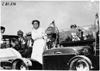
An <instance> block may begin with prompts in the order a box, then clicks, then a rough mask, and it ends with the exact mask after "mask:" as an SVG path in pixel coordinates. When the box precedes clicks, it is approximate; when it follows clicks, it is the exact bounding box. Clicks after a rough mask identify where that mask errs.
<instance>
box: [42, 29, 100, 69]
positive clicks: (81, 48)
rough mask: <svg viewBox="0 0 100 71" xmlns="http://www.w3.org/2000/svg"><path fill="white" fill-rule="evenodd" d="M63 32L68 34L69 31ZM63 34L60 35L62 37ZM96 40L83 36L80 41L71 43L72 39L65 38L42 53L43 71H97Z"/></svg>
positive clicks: (97, 52) (97, 53)
mask: <svg viewBox="0 0 100 71" xmlns="http://www.w3.org/2000/svg"><path fill="white" fill-rule="evenodd" d="M65 32H67V33H70V32H71V31H65ZM65 32H64V34H61V35H62V36H64V35H65ZM89 33H90V31H89ZM67 35H68V34H67ZM67 35H65V36H67ZM75 39H76V38H75ZM60 40H61V39H60ZM62 40H63V39H62ZM97 40H99V39H96V38H94V37H93V35H88V36H85V37H84V39H82V40H78V38H77V39H76V40H75V41H72V37H67V39H65V40H64V41H62V42H59V46H57V47H55V46H54V47H53V48H51V49H47V50H45V51H44V52H43V69H44V70H71V71H72V70H77V71H89V70H99V68H100V65H99V64H100V63H99V57H100V55H99V51H100V49H99V42H97Z"/></svg>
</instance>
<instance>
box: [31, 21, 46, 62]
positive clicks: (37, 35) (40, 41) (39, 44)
mask: <svg viewBox="0 0 100 71" xmlns="http://www.w3.org/2000/svg"><path fill="white" fill-rule="evenodd" d="M32 25H33V29H32V39H33V40H34V44H33V48H32V55H31V58H32V59H35V60H37V61H38V62H39V63H41V64H42V63H43V60H42V53H43V50H44V48H45V46H46V38H45V30H44V29H43V28H40V22H39V21H38V20H33V21H32Z"/></svg>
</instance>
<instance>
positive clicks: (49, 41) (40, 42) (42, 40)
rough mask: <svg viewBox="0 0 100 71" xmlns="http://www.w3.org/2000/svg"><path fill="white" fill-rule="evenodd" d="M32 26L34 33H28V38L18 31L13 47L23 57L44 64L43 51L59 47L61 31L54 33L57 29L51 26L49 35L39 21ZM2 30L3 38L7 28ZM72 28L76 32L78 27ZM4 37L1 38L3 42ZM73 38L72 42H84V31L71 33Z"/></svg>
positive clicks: (34, 21)
mask: <svg viewBox="0 0 100 71" xmlns="http://www.w3.org/2000/svg"><path fill="white" fill-rule="evenodd" d="M53 23H54V22H53ZM32 26H33V28H32V31H31V32H29V33H27V34H26V36H23V35H24V33H23V31H21V30H19V31H17V36H18V38H17V39H13V40H12V41H11V45H12V47H13V48H14V49H16V50H17V51H19V52H20V53H21V54H22V56H23V57H26V58H33V59H35V60H37V61H39V62H40V63H41V64H42V53H43V51H44V50H46V49H50V48H52V47H57V44H58V43H59V31H58V32H55V31H52V30H54V29H55V27H52V26H50V27H49V28H48V29H47V30H50V31H51V32H49V33H48V31H47V30H46V31H45V30H44V29H43V28H41V27H40V21H38V20H33V21H32ZM0 28H1V29H0V30H1V33H0V34H1V35H2V36H3V33H4V32H5V27H3V26H1V27H0ZM70 28H71V29H72V30H74V29H76V28H77V26H76V25H75V24H74V25H71V26H70ZM56 31H57V30H56ZM2 36H1V37H0V39H1V40H2ZM71 38H72V41H78V40H84V36H83V31H82V30H81V29H78V33H71ZM3 43H4V42H3V41H0V44H3ZM0 46H1V45H0Z"/></svg>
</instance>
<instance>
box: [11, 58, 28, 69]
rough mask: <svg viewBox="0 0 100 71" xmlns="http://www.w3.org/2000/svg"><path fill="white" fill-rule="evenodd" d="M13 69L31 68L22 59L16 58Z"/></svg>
mask: <svg viewBox="0 0 100 71" xmlns="http://www.w3.org/2000/svg"><path fill="white" fill-rule="evenodd" d="M12 69H13V70H29V69H28V66H27V65H26V64H25V63H24V62H23V61H22V60H16V61H14V62H13V64H12Z"/></svg>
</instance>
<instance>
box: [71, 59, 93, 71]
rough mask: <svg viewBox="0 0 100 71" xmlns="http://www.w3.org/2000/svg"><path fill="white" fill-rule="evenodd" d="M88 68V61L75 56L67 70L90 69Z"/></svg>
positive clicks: (81, 70)
mask: <svg viewBox="0 0 100 71" xmlns="http://www.w3.org/2000/svg"><path fill="white" fill-rule="evenodd" d="M90 69H91V67H90V65H89V63H88V62H87V61H86V60H85V59H83V58H76V59H74V60H72V61H71V63H70V65H69V70H71V71H73V70H75V71H90Z"/></svg>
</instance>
